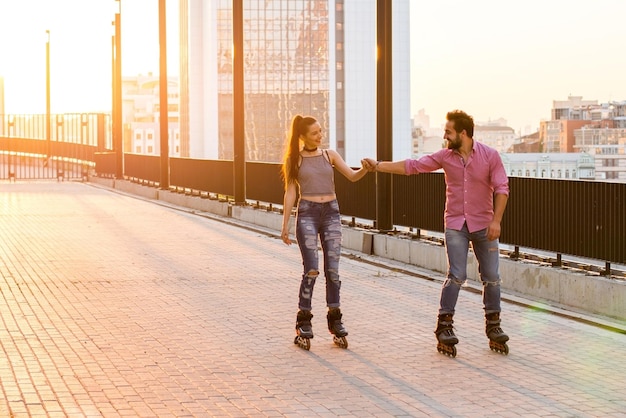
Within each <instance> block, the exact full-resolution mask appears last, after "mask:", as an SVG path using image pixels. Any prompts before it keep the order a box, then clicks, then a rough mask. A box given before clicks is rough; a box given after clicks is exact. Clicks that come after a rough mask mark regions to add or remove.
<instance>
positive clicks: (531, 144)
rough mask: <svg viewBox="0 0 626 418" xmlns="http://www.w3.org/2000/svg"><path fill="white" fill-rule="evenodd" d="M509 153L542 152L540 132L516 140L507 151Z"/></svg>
mask: <svg viewBox="0 0 626 418" xmlns="http://www.w3.org/2000/svg"><path fill="white" fill-rule="evenodd" d="M507 152H509V153H522V152H535V153H539V152H541V142H540V140H539V131H537V132H535V133H532V134H529V135H524V136H522V137H520V138H516V139H515V142H513V144H512V145H511V146H510V147H509V149H508V150H507Z"/></svg>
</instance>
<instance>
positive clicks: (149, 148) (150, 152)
mask: <svg viewBox="0 0 626 418" xmlns="http://www.w3.org/2000/svg"><path fill="white" fill-rule="evenodd" d="M152 153H153V151H152V145H150V146H148V154H152Z"/></svg>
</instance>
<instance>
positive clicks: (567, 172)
mask: <svg viewBox="0 0 626 418" xmlns="http://www.w3.org/2000/svg"><path fill="white" fill-rule="evenodd" d="M565 178H566V179H568V178H569V170H565Z"/></svg>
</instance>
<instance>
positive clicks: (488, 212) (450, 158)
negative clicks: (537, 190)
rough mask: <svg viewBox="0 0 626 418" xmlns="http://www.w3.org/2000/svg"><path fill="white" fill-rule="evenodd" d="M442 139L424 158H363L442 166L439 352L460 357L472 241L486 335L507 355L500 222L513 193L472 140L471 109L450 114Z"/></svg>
mask: <svg viewBox="0 0 626 418" xmlns="http://www.w3.org/2000/svg"><path fill="white" fill-rule="evenodd" d="M446 119H447V123H446V128H445V134H444V136H443V137H444V139H445V140H446V141H447V147H446V148H444V149H442V150H440V151H438V152H435V153H434V154H431V155H427V156H424V157H422V158H420V159H417V160H414V159H407V160H405V161H395V162H391V161H378V162H376V161H375V160H373V159H371V158H367V159H365V160H364V164H366V167H367V168H368V169H369V170H370V171H379V172H383V173H394V174H405V175H409V174H419V173H426V172H431V171H435V170H438V169H441V168H443V170H444V172H445V179H446V209H445V215H444V221H445V246H446V254H447V257H448V272H447V277H446V280H445V281H444V283H443V285H442V288H441V297H440V303H439V316H438V321H437V328H436V330H435V335H436V336H437V341H438V344H437V350H438V351H439V352H441V353H444V354H447V355H451V356H452V357H454V356H456V347H455V344H457V343H458V342H459V340H458V338H457V337H456V336H455V335H454V331H453V328H452V324H453V319H452V318H453V316H454V310H455V306H456V303H457V299H458V296H459V291H460V289H461V286H462V285H463V284H464V283H465V281H466V280H467V254H468V250H469V244H470V242H471V244H472V248H473V250H474V254H475V255H476V259H477V261H478V266H479V272H480V279H481V281H482V283H483V306H484V310H485V319H486V334H487V337H488V338H489V346H490V348H491V349H492V350H495V351H498V352H502V353H505V354H507V353H508V347H507V345H506V342H507V341H508V339H509V337H508V336H507V335H506V334H505V333H504V332H503V331H502V328H501V327H500V275H499V271H498V270H499V256H500V251H499V243H498V238H499V237H500V222H501V221H502V215H503V214H504V209H505V207H506V203H507V200H508V195H509V183H508V178H507V175H506V171H505V170H504V166H503V165H502V160H501V158H500V155H499V154H498V152H497V151H496V150H495V149H493V148H490V147H488V146H486V145H484V144H481V143H479V142H476V141H474V139H473V138H472V137H473V135H474V120H473V118H472V117H471V116H469V115H468V114H467V113H465V112H463V111H460V110H455V111H452V112H448V114H447V116H446Z"/></svg>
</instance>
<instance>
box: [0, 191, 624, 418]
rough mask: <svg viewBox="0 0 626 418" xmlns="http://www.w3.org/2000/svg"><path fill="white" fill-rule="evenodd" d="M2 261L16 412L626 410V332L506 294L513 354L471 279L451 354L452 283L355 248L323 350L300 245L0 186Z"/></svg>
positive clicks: (112, 197) (1, 326)
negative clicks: (500, 344)
mask: <svg viewBox="0 0 626 418" xmlns="http://www.w3.org/2000/svg"><path fill="white" fill-rule="evenodd" d="M0 258H1V259H0V261H1V263H0V290H1V294H0V314H1V316H0V385H1V389H0V417H9V416H15V417H26V416H52V417H66V416H70V417H82V416H90V417H93V416H104V417H116V416H132V417H135V416H139V417H153V416H159V417H187V416H194V417H208V416H236V417H241V416H291V417H301V416H325V417H331V416H332V417H334V416H359V417H362V416H382V417H384V416H416V417H420V416H433V417H444V416H454V417H479V416H480V417H484V416H491V417H503V416H526V417H528V416H536V417H546V416H554V417H595V416H625V415H626V391H625V387H626V377H625V376H626V352H625V350H624V347H625V346H626V335H624V334H620V333H616V332H612V331H610V330H606V329H603V328H599V327H595V326H592V325H589V324H585V323H581V322H579V321H574V320H572V319H568V318H564V317H562V316H558V315H554V314H551V313H548V312H544V311H541V310H536V309H529V308H527V307H524V306H522V305H519V304H512V303H505V304H504V306H503V308H504V312H503V325H504V329H505V331H507V332H508V333H509V334H510V335H511V341H510V344H509V346H510V349H511V353H510V354H509V355H508V356H503V355H500V354H496V353H493V352H491V351H490V350H489V349H488V346H487V340H486V338H485V336H484V331H483V319H482V312H481V304H480V296H479V295H477V294H475V293H473V292H462V294H461V298H460V301H459V306H458V313H457V316H456V324H455V325H456V326H457V334H458V335H459V338H460V340H461V342H460V343H459V344H458V346H457V347H458V351H459V354H458V356H457V357H456V358H455V359H451V358H448V357H445V356H443V355H441V354H438V353H437V351H436V349H435V338H434V335H433V332H432V330H433V328H434V325H435V316H436V308H437V300H438V294H439V286H440V283H439V282H438V281H436V280H435V281H429V280H425V279H423V278H419V277H416V276H414V275H410V274H406V273H404V272H401V271H398V270H397V269H396V270H394V269H387V268H384V267H381V266H376V265H372V264H368V263H364V262H361V261H358V260H352V259H350V258H347V257H345V258H344V259H343V260H342V265H341V273H342V279H343V289H342V295H343V304H342V308H343V311H344V319H345V324H346V327H347V328H348V330H349V332H350V335H349V337H348V340H349V343H350V348H349V349H348V350H343V349H340V348H338V347H336V346H334V345H333V344H332V339H331V337H330V335H329V334H328V332H327V330H326V329H325V307H324V284H323V280H322V279H320V280H319V282H318V286H317V288H316V292H315V295H314V308H313V309H314V314H315V318H314V319H313V325H314V330H315V331H316V336H315V338H314V339H313V340H312V347H311V350H310V351H308V352H307V351H304V350H302V349H299V348H298V347H296V346H294V345H293V333H294V331H293V325H294V319H295V313H296V297H297V291H298V285H299V279H298V278H299V276H300V269H301V267H300V256H299V253H298V249H297V247H296V246H295V245H294V246H291V247H287V246H285V245H283V244H282V243H281V242H280V241H279V240H278V239H277V238H275V237H272V236H268V235H267V234H264V233H262V232H258V231H253V230H249V229H245V228H238V227H235V226H232V225H228V224H226V223H223V222H219V221H216V220H214V219H209V218H206V217H202V216H198V215H193V214H189V213H187V212H185V211H183V210H176V209H172V208H169V207H166V206H163V205H158V204H154V203H153V202H148V201H144V200H141V199H137V198H133V197H129V196H126V195H122V194H118V193H115V192H111V191H109V190H105V189H102V188H98V187H95V186H91V185H87V184H81V183H70V182H66V183H52V182H51V183H17V184H8V183H4V184H0Z"/></svg>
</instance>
